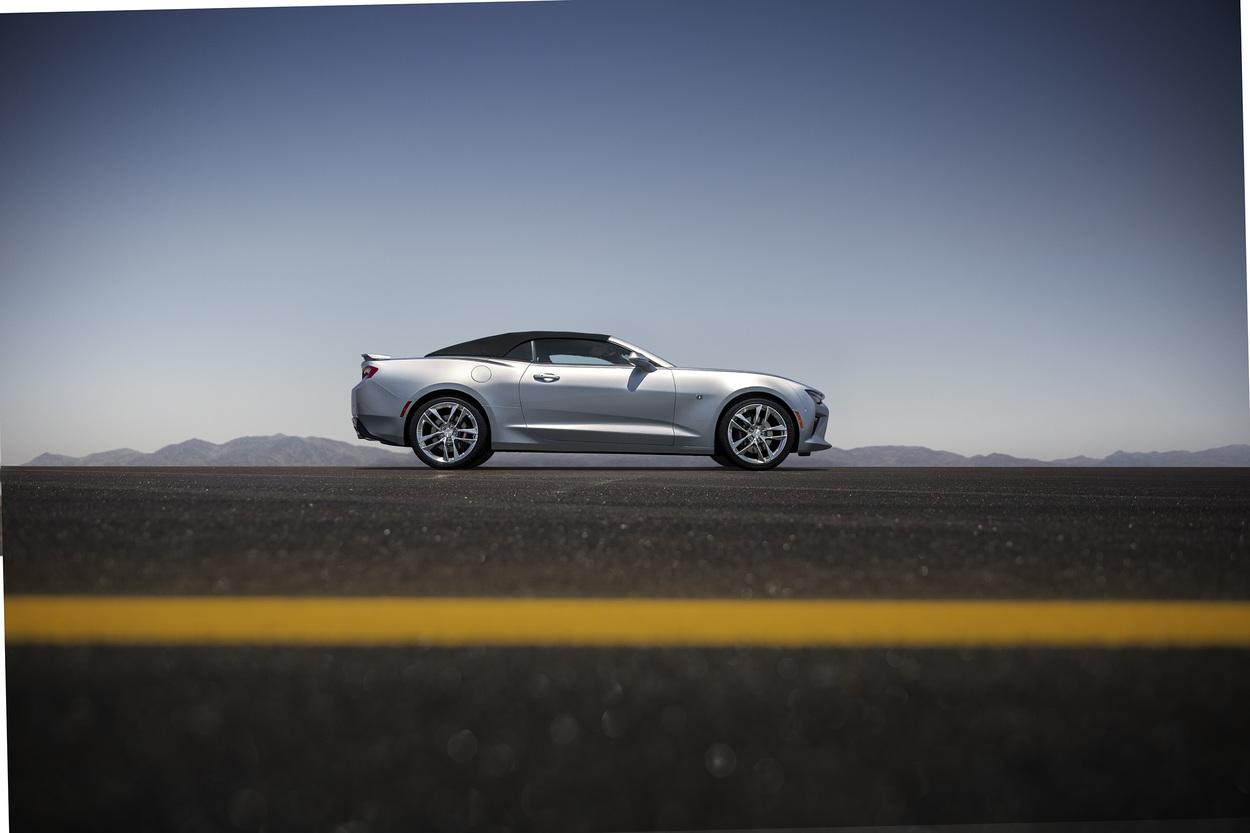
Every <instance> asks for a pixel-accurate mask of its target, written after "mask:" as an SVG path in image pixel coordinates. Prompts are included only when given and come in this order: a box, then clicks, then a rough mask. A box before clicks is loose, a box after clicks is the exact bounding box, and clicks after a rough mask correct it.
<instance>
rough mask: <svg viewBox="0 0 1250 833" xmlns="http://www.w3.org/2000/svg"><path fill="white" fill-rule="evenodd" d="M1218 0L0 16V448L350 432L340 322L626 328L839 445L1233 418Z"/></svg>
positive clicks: (364, 338)
mask: <svg viewBox="0 0 1250 833" xmlns="http://www.w3.org/2000/svg"><path fill="white" fill-rule="evenodd" d="M1238 48H1239V43H1238V11H1237V4H1236V3H1235V2H1180V0H1177V2H1167V3H1149V2H1148V3H1142V2H1125V3H1116V2H1089V0H1081V1H1080V2H1071V3H1068V2H1010V3H1003V2H999V1H998V0H987V1H986V2H882V0H863V2H813V3H807V2H787V0H782V1H781V2H775V1H774V2H687V1H686V0H676V2H674V1H673V0H664V2H566V3H527V4H516V5H502V4H501V5H464V6H389V7H354V8H353V7H346V8H310V9H248V10H225V11H222V10H216V11H176V12H140V13H114V12H110V13H95V14H56V15H24V16H12V15H7V16H4V17H3V18H0V281H2V284H0V432H2V433H0V450H2V451H3V455H4V461H5V462H6V463H9V464H14V463H23V462H26V461H27V460H29V459H30V458H31V457H33V456H35V455H36V454H38V453H40V452H43V451H52V452H60V453H67V454H75V455H77V454H84V453H88V452H93V451H101V450H105V449H110V448H116V447H120V446H130V447H133V448H137V449H140V450H144V451H150V450H154V449H156V448H158V447H160V446H162V445H164V444H166V443H170V442H176V441H180V440H184V439H187V438H190V437H201V438H204V439H207V440H212V441H217V442H220V441H224V440H227V439H230V438H233V437H235V436H239V435H244V434H270V433H278V432H281V433H286V434H301V435H302V434H314V435H321V436H327V437H335V438H340V439H351V440H353V441H354V439H355V437H354V434H353V432H352V430H351V427H350V421H349V397H348V391H349V389H350V388H351V386H352V385H353V384H355V382H356V381H357V379H358V378H359V362H360V358H359V354H360V353H361V352H362V351H373V352H384V353H390V354H392V355H419V354H424V353H426V352H428V351H430V350H433V349H435V348H438V347H442V346H444V345H446V344H449V343H453V342H457V341H462V340H465V339H468V338H472V337H476V336H480V335H485V334H489V333H493V332H499V331H505V330H516V329H531V328H552V329H584V330H590V331H599V332H609V333H615V334H618V335H620V336H622V337H624V338H626V339H628V340H630V341H633V342H636V343H638V344H641V345H643V346H645V347H648V348H651V349H653V350H655V351H656V352H658V353H659V354H660V355H662V356H665V357H666V358H669V359H671V360H673V361H676V362H677V363H679V364H686V365H692V366H712V367H741V368H746V369H756V370H770V371H774V372H779V373H783V374H785V375H788V376H792V377H795V378H798V379H801V380H803V381H805V382H808V383H810V384H813V385H815V386H817V387H820V388H822V389H824V390H825V391H826V392H828V393H829V395H830V401H831V405H832V410H833V421H832V424H831V427H830V431H829V439H830V440H831V441H832V442H833V443H834V444H835V445H838V446H843V447H850V446H859V445H868V444H886V443H888V444H921V445H928V446H931V447H935V448H942V449H948V450H952V451H958V452H962V453H968V454H971V453H979V452H989V451H1004V452H1008V453H1014V454H1020V455H1030V456H1040V457H1060V456H1068V455H1075V454H1090V455H1096V456H1101V455H1104V454H1107V453H1109V452H1111V451H1114V450H1116V449H1120V448H1123V449H1128V450H1161V449H1173V448H1190V449H1197V448H1205V447H1210V446H1215V445H1222V444H1226V443H1233V442H1247V441H1250V413H1248V408H1247V396H1248V392H1247V376H1248V373H1247V345H1246V275H1245V262H1244V255H1245V248H1244V223H1243V205H1244V202H1243V185H1242V155H1241V93H1240V58H1239V52H1238Z"/></svg>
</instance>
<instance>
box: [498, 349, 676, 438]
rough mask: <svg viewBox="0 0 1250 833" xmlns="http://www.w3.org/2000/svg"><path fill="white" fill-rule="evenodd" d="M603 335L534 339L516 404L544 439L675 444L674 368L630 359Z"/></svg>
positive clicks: (529, 425)
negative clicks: (648, 365) (643, 364)
mask: <svg viewBox="0 0 1250 833" xmlns="http://www.w3.org/2000/svg"><path fill="white" fill-rule="evenodd" d="M628 352H629V351H628V350H626V349H625V348H623V347H620V346H618V345H616V344H613V343H611V342H607V341H592V340H590V339H536V340H535V341H534V362H533V363H532V364H531V365H530V366H529V367H527V368H526V369H525V373H524V374H523V375H522V376H521V382H520V389H521V410H522V412H523V413H524V415H525V423H526V426H527V429H528V431H529V433H530V434H531V435H532V436H533V437H534V438H535V439H537V440H541V441H543V442H544V443H571V444H579V445H580V446H586V445H603V446H611V445H673V443H674V440H673V409H674V407H675V404H676V399H677V396H676V391H675V389H674V385H673V372H672V371H671V370H669V369H668V368H663V367H657V368H653V369H650V370H644V369H642V368H638V367H635V366H634V365H632V364H631V363H630V362H629V361H628V360H626V358H625V356H626V355H627V354H628Z"/></svg>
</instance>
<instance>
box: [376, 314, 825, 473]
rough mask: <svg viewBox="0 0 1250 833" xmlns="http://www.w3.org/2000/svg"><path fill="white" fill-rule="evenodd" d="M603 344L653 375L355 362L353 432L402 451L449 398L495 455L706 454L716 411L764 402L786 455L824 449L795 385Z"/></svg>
mask: <svg viewBox="0 0 1250 833" xmlns="http://www.w3.org/2000/svg"><path fill="white" fill-rule="evenodd" d="M611 340H612V341H613V342H615V343H617V344H619V345H621V346H622V347H625V348H627V349H630V350H634V351H635V352H637V353H639V354H641V355H643V356H646V357H647V358H648V359H649V360H650V361H651V362H652V363H653V364H654V365H655V367H654V369H650V370H647V369H640V368H635V367H621V366H617V365H613V366H602V365H573V364H543V363H537V362H526V361H517V360H512V359H500V358H462V357H425V358H398V359H393V358H383V357H380V356H376V355H373V354H364V355H365V356H367V358H365V361H364V362H363V363H362V368H367V367H370V366H373V367H376V368H378V369H377V371H376V372H375V373H374V374H373V375H372V377H371V378H367V379H362V380H361V381H360V382H359V383H358V384H357V385H356V386H355V387H354V388H352V420H353V424H354V425H355V426H356V429H357V433H358V434H359V435H360V436H362V437H364V438H367V439H372V440H378V441H380V442H383V443H386V444H389V445H399V446H406V445H408V438H407V436H406V427H407V421H408V417H409V416H410V415H411V411H412V410H413V406H414V405H415V404H416V403H417V402H418V401H419V400H421V399H424V398H425V397H427V396H429V395H431V394H438V393H453V392H454V393H459V394H462V395H465V396H468V397H470V398H471V399H472V400H473V401H474V402H476V403H477V405H478V407H480V408H481V409H482V412H483V413H484V414H485V415H486V418H487V421H488V422H489V424H490V434H491V447H492V448H493V449H495V450H497V451H580V452H626V453H628V452H633V453H648V454H711V453H712V452H713V451H714V449H715V433H716V425H717V421H718V420H719V419H720V416H721V414H722V412H723V411H724V409H725V407H726V406H727V405H728V404H729V403H730V402H731V401H733V400H735V399H739V398H741V397H743V396H748V395H751V394H764V395H768V396H771V397H774V398H776V399H778V400H780V401H781V402H782V403H783V404H784V405H785V406H786V407H787V408H788V409H789V410H790V412H791V413H792V414H794V415H795V416H796V418H797V419H796V421H797V422H798V423H799V425H800V426H801V427H800V428H799V433H798V437H797V441H796V444H795V446H794V448H793V451H795V452H797V453H800V454H805V453H811V452H814V451H822V450H824V449H827V448H829V447H830V444H829V443H828V442H826V441H825V436H824V435H825V430H826V428H827V426H828V421H829V408H828V406H827V405H825V404H818V403H817V402H816V400H815V399H813V398H812V396H810V395H809V394H808V393H807V387H806V386H805V385H803V384H801V383H799V382H796V381H794V380H792V379H787V378H785V377H782V376H776V375H773V374H768V373H755V372H750V371H740V370H714V369H705V368H687V367H675V366H672V365H671V364H670V363H669V362H666V361H664V360H663V359H661V358H660V357H659V356H656V355H654V354H652V353H650V352H649V351H644V350H642V349H640V348H637V347H635V346H634V345H631V344H628V343H626V342H623V341H620V340H617V339H615V338H613V339H611ZM553 376H554V377H558V378H550V377H553ZM538 377H544V378H541V379H540V378H538Z"/></svg>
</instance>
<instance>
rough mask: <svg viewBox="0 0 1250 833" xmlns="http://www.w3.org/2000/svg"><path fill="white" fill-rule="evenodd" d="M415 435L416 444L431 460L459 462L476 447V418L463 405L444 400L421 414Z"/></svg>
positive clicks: (435, 403)
mask: <svg viewBox="0 0 1250 833" xmlns="http://www.w3.org/2000/svg"><path fill="white" fill-rule="evenodd" d="M416 435H417V444H418V445H419V446H420V447H421V450H422V451H423V452H425V453H426V454H427V455H428V456H429V457H430V458H431V459H432V460H434V461H435V462H437V463H458V462H460V461H461V460H463V459H464V458H465V457H468V456H469V455H470V454H472V453H473V449H475V448H477V438H478V424H477V418H476V417H474V416H473V412H472V411H470V410H469V409H468V408H466V407H465V406H464V405H463V404H461V403H460V402H456V401H454V400H446V399H444V400H442V401H441V402H434V403H433V404H431V405H430V406H429V407H428V408H426V409H425V410H424V411H423V412H422V413H421V416H420V418H419V419H417V427H416Z"/></svg>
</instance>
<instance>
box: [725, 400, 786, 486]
mask: <svg viewBox="0 0 1250 833" xmlns="http://www.w3.org/2000/svg"><path fill="white" fill-rule="evenodd" d="M795 432H796V429H795V425H794V419H793V418H792V417H791V416H790V414H789V413H787V410H786V409H785V408H783V407H781V406H780V405H778V404H777V402H776V401H775V400H772V399H767V398H765V397H751V398H749V399H743V400H739V401H738V402H735V403H733V404H732V405H731V406H730V407H728V408H726V409H725V413H723V414H721V418H720V421H719V422H718V423H717V426H716V441H717V452H718V454H720V455H721V456H723V457H725V458H726V459H727V460H729V461H730V462H731V463H732V464H733V465H735V466H737V467H739V468H743V469H752V470H755V471H763V470H765V469H772V468H776V467H777V466H779V465H781V461H782V460H784V459H786V457H787V456H788V455H789V453H790V448H791V446H792V445H793V443H794V437H795ZM718 462H719V461H718Z"/></svg>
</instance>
